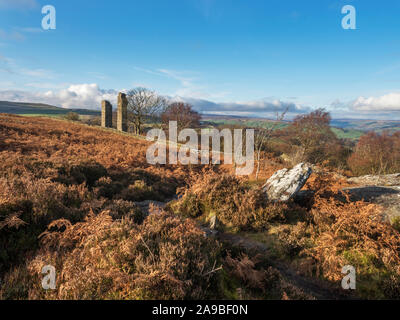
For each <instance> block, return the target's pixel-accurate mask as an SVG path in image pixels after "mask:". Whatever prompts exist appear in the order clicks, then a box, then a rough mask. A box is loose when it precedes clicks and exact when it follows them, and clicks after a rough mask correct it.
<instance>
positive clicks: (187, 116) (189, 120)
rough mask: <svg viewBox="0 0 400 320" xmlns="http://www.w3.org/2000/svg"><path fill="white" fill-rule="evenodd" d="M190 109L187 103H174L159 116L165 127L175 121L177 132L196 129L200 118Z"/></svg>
mask: <svg viewBox="0 0 400 320" xmlns="http://www.w3.org/2000/svg"><path fill="white" fill-rule="evenodd" d="M192 108H193V107H192V106H191V105H190V104H188V103H183V102H174V103H172V104H170V105H169V106H168V107H167V109H166V110H165V111H164V113H163V114H162V115H161V120H162V122H163V124H165V125H168V123H169V122H170V121H177V123H178V129H179V130H182V129H185V128H191V127H198V126H199V125H200V120H201V116H200V114H199V113H198V112H196V111H195V110H193V109H192Z"/></svg>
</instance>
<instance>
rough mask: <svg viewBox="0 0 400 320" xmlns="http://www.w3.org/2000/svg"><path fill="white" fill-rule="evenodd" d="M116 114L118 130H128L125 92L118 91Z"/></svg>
mask: <svg viewBox="0 0 400 320" xmlns="http://www.w3.org/2000/svg"><path fill="white" fill-rule="evenodd" d="M117 111H118V114H117V129H118V131H124V132H127V131H128V99H127V98H126V94H125V93H122V92H120V93H119V94H118V110H117Z"/></svg>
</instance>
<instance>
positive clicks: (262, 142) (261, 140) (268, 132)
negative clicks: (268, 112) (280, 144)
mask: <svg viewBox="0 0 400 320" xmlns="http://www.w3.org/2000/svg"><path fill="white" fill-rule="evenodd" d="M287 112H288V108H286V109H285V110H284V111H283V112H282V113H278V112H277V113H276V122H275V123H274V124H273V125H272V126H271V127H269V128H268V129H264V128H260V129H257V130H256V131H255V136H254V148H255V152H256V157H257V170H256V180H257V179H258V175H259V174H260V162H261V153H262V151H263V150H264V149H265V148H266V146H267V143H268V141H269V140H270V139H271V137H272V134H273V132H274V131H275V129H276V128H277V127H278V125H279V123H280V122H282V121H283V119H284V118H285V115H286V113H287Z"/></svg>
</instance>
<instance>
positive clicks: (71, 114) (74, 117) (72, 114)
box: [65, 112, 79, 121]
mask: <svg viewBox="0 0 400 320" xmlns="http://www.w3.org/2000/svg"><path fill="white" fill-rule="evenodd" d="M65 119H67V120H70V121H79V114H77V113H76V112H68V113H67V114H66V115H65Z"/></svg>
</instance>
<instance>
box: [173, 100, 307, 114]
mask: <svg viewBox="0 0 400 320" xmlns="http://www.w3.org/2000/svg"><path fill="white" fill-rule="evenodd" d="M170 100H171V101H181V102H186V103H190V104H191V105H193V107H194V108H195V109H196V110H197V111H199V112H202V113H211V114H227V115H228V114H229V115H234V114H243V115H255V116H274V115H275V113H276V112H283V111H285V110H286V109H288V113H289V114H292V115H294V114H299V113H307V112H310V111H311V109H310V108H309V107H307V106H303V105H300V104H297V103H293V102H287V101H281V100H278V99H274V100H269V99H263V100H254V101H238V102H221V103H216V102H212V101H209V100H204V99H195V98H187V97H179V96H176V97H173V98H170Z"/></svg>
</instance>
